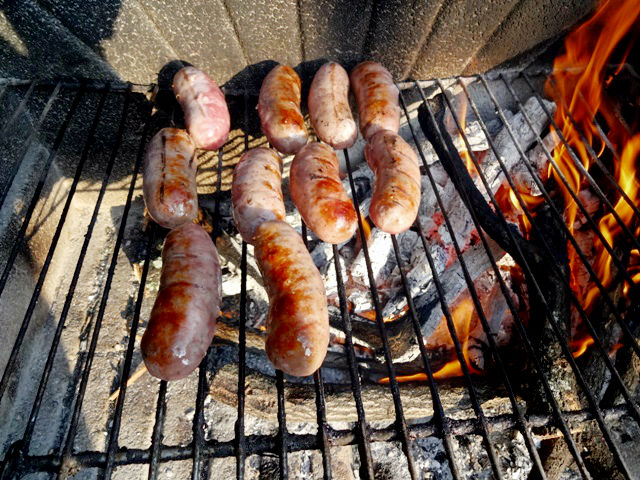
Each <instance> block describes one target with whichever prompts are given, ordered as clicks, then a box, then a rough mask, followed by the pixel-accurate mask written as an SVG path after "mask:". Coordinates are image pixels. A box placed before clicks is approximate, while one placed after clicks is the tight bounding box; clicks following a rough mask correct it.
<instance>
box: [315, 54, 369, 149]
mask: <svg viewBox="0 0 640 480" xmlns="http://www.w3.org/2000/svg"><path fill="white" fill-rule="evenodd" d="M308 104H309V118H310V119H311V125H313V129H314V130H315V131H316V135H318V138H319V139H320V140H322V141H323V142H325V143H328V144H329V145H331V146H332V147H333V148H335V149H343V148H349V147H350V146H351V145H353V144H354V143H355V141H356V138H358V129H357V128H356V122H355V121H354V120H353V115H352V114H351V108H350V107H349V75H348V74H347V71H346V70H345V69H344V68H342V67H341V66H340V65H339V64H337V63H335V62H328V63H325V64H324V65H323V66H322V67H320V69H319V70H318V72H317V73H316V75H315V77H313V82H311V88H310V90H309V97H308Z"/></svg>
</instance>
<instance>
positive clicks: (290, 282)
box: [254, 220, 329, 377]
mask: <svg viewBox="0 0 640 480" xmlns="http://www.w3.org/2000/svg"><path fill="white" fill-rule="evenodd" d="M254 245H255V258H256V261H257V263H258V267H259V268H260V272H261V273H262V279H263V281H264V286H265V289H266V290H267V294H268V295H269V314H268V316H267V339H266V351H267V356H268V357H269V360H271V363H272V364H273V366H274V367H275V368H277V369H280V370H282V371H283V372H285V373H288V374H289V375H295V376H298V377H304V376H307V375H311V374H312V373H313V372H315V371H316V370H317V369H318V368H320V365H322V362H323V361H324V358H325V356H326V354H327V348H328V345H329V316H328V312H327V296H326V291H325V288H324V284H323V282H322V276H321V275H320V272H318V269H317V268H316V266H315V264H314V263H313V259H312V258H311V255H309V252H308V251H307V248H306V247H305V245H304V242H303V241H302V237H300V235H299V234H298V233H297V232H296V231H295V230H294V229H293V228H292V227H290V226H289V225H288V224H286V223H285V222H282V221H279V220H274V221H268V222H264V223H262V224H261V225H260V226H259V227H258V228H257V229H256V235H255V237H254Z"/></svg>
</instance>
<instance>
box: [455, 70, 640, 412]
mask: <svg viewBox="0 0 640 480" xmlns="http://www.w3.org/2000/svg"><path fill="white" fill-rule="evenodd" d="M483 85H484V87H485V89H486V90H487V92H488V93H489V96H490V98H492V100H495V96H494V95H493V92H491V91H490V89H489V86H488V84H487V82H486V81H485V82H483ZM462 88H463V90H464V91H465V93H466V95H467V98H468V99H469V101H470V103H471V107H472V109H473V110H474V113H475V114H476V116H477V117H478V119H479V120H478V121H479V123H480V125H481V127H482V129H483V131H484V133H485V135H488V131H487V128H486V125H485V123H484V121H483V120H482V119H481V118H480V116H479V112H478V110H477V107H476V106H475V102H474V101H473V99H472V98H471V96H470V95H469V92H468V90H467V89H466V87H465V86H464V85H462ZM494 105H496V107H497V108H499V106H498V104H497V103H496V102H494ZM521 111H522V113H523V115H526V112H525V111H524V109H523V110H521ZM525 119H527V120H528V118H527V117H525ZM505 125H506V126H507V131H508V132H509V133H510V137H511V139H512V140H513V141H514V145H516V148H517V150H518V152H519V154H520V156H521V158H522V160H523V161H524V162H525V164H526V166H527V167H528V169H529V173H530V174H531V175H534V176H536V177H538V178H537V180H538V181H539V180H540V179H539V176H538V175H537V172H536V171H535V170H534V169H533V167H532V166H531V165H530V163H529V162H528V158H527V157H526V155H525V154H524V150H523V149H522V146H521V145H520V144H519V142H518V141H517V139H516V137H515V135H514V134H513V132H512V130H511V127H510V126H508V124H505ZM529 127H530V128H531V129H532V131H534V132H535V130H533V127H532V125H531V124H530V123H529ZM487 138H488V141H489V144H490V146H491V148H492V149H493V151H494V152H495V153H496V156H497V150H496V148H495V145H494V143H493V141H492V140H491V139H490V137H489V136H487ZM499 162H500V163H501V164H502V162H501V160H499ZM501 168H502V169H503V172H505V175H506V179H507V181H508V183H509V186H510V187H511V189H512V190H513V191H514V194H515V195H516V197H517V199H518V201H519V203H520V206H521V208H522V209H523V212H524V213H525V215H526V216H527V218H528V220H529V222H531V225H532V227H533V228H534V229H535V230H536V231H537V233H538V237H539V238H540V240H541V242H542V243H543V246H544V248H545V249H546V251H547V253H548V254H549V255H553V253H552V250H551V247H550V246H549V244H548V242H547V241H546V240H545V238H544V237H545V236H544V234H543V233H542V232H540V230H539V229H538V225H537V223H536V222H535V221H534V220H533V216H532V214H531V212H530V210H529V208H528V207H527V206H526V204H525V202H524V201H523V200H522V197H521V195H520V193H519V192H518V191H517V188H516V186H515V184H514V183H513V180H512V179H511V177H510V175H509V174H508V172H506V169H505V168H504V165H501ZM540 185H542V182H540ZM542 187H543V189H544V185H542ZM545 195H546V196H547V197H548V193H547V192H546V189H545ZM547 201H548V202H549V205H550V206H551V207H552V209H553V211H554V212H555V214H556V219H557V220H558V222H559V223H560V224H561V225H564V226H565V228H566V225H565V224H564V222H563V219H562V217H561V215H560V213H559V212H558V211H557V209H556V208H555V205H554V204H553V202H552V201H551V198H550V197H549V198H548V200H547ZM567 234H568V235H567V237H568V238H570V239H572V241H573V242H572V244H573V243H574V242H575V239H574V237H573V236H572V235H570V232H569V231H568V229H567ZM575 248H576V250H580V253H581V256H580V258H581V259H583V263H584V264H585V266H586V265H589V268H591V267H590V264H589V262H588V261H587V260H586V258H585V257H584V253H583V252H582V251H581V249H580V248H579V246H578V244H577V242H575ZM552 268H553V269H554V270H556V271H558V266H557V265H556V264H555V263H553V264H552ZM558 273H560V272H558ZM593 276H594V278H595V279H598V277H597V275H595V272H594V275H593ZM560 278H563V279H564V277H563V276H562V275H560ZM598 281H599V279H598ZM564 283H565V285H566V286H567V289H568V291H569V293H570V299H571V301H572V303H573V304H574V306H575V307H576V309H577V310H578V313H579V314H580V316H581V318H582V319H583V321H584V322H585V325H586V326H587V328H588V330H589V333H590V335H591V337H592V338H593V340H594V342H595V344H596V346H597V348H598V350H599V352H600V354H601V357H602V360H603V361H604V362H605V365H606V366H607V368H608V370H609V371H610V372H611V374H612V375H613V378H614V379H615V380H616V383H618V385H619V386H620V388H621V393H622V395H623V397H624V398H625V401H626V402H627V405H628V406H629V409H630V411H631V414H632V416H633V417H634V419H636V421H637V422H640V411H639V410H638V407H637V406H636V405H635V403H634V402H633V401H632V400H631V394H630V393H629V391H628V389H627V388H626V386H625V385H624V382H623V381H622V378H621V377H620V374H619V373H618V371H617V370H616V369H615V367H614V366H613V363H612V362H611V359H610V358H609V355H608V352H607V351H606V349H605V348H604V345H603V343H602V340H601V339H600V337H599V336H598V334H597V332H596V329H595V328H594V326H593V323H592V322H591V319H590V318H589V315H587V313H586V312H585V310H584V309H583V308H582V305H581V304H580V301H579V300H578V299H577V297H576V296H575V294H574V293H573V291H572V290H571V285H570V283H569V281H568V280H566V279H564ZM606 295H607V298H609V299H610V295H609V292H606ZM612 306H613V305H612ZM613 310H615V311H616V313H618V314H619V312H618V311H617V309H613ZM559 340H560V341H562V339H559Z"/></svg>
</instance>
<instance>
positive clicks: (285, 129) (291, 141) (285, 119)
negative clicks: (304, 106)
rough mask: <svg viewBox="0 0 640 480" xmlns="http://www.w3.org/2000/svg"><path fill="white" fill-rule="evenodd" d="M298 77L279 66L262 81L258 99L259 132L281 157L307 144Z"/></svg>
mask: <svg viewBox="0 0 640 480" xmlns="http://www.w3.org/2000/svg"><path fill="white" fill-rule="evenodd" d="M301 86H302V83H301V82H300V77H298V74H297V73H296V72H295V71H294V70H293V68H291V67H289V66H287V65H278V66H276V67H275V68H274V69H273V70H271V71H270V72H269V74H268V75H267V76H266V77H265V79H264V80H263V82H262V86H261V87H260V96H259V97H258V114H259V115H260V124H261V125H262V131H263V132H264V134H265V135H266V136H267V140H269V142H270V143H271V145H272V146H273V147H274V148H275V149H276V150H278V151H280V152H282V153H296V152H297V151H298V150H300V149H301V148H302V147H303V146H304V144H305V143H307V136H308V134H307V129H306V127H305V126H304V117H303V116H302V112H301V111H300V99H301Z"/></svg>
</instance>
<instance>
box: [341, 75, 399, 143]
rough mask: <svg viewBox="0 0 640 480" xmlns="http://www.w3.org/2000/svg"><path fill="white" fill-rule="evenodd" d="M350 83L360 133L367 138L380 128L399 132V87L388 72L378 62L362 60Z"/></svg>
mask: <svg viewBox="0 0 640 480" xmlns="http://www.w3.org/2000/svg"><path fill="white" fill-rule="evenodd" d="M351 86H352V88H353V93H354V94H355V96H356V100H357V101H358V117H359V121H360V132H362V136H363V137H364V139H365V140H369V138H370V137H371V136H372V135H373V134H374V133H376V132H377V131H379V130H391V131H392V132H396V133H397V132H398V129H399V128H400V103H399V100H398V98H399V97H398V95H399V93H400V92H399V91H398V87H396V86H395V84H394V83H393V77H392V76H391V74H390V73H389V71H388V70H387V69H386V68H384V67H383V66H382V65H380V64H379V63H376V62H362V63H360V64H359V65H357V66H356V68H354V69H353V71H352V72H351Z"/></svg>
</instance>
